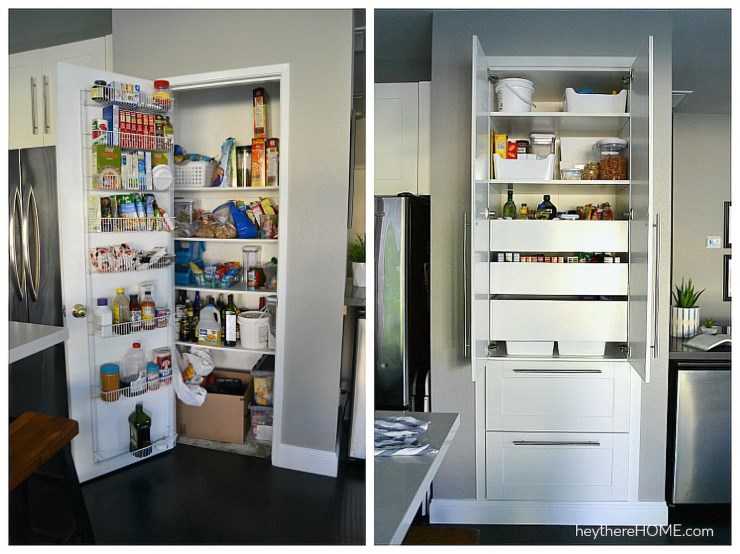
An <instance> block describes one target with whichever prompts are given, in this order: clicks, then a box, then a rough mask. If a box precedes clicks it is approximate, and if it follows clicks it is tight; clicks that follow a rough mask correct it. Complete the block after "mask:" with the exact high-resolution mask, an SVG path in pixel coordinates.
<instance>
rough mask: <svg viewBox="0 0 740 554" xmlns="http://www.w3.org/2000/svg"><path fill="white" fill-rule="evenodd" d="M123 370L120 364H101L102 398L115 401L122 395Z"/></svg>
mask: <svg viewBox="0 0 740 554" xmlns="http://www.w3.org/2000/svg"><path fill="white" fill-rule="evenodd" d="M120 388H121V372H120V369H119V367H118V364H103V365H101V366H100V390H101V394H100V398H102V399H103V400H105V401H106V402H115V401H116V400H118V397H119V396H120V391H119V389H120Z"/></svg>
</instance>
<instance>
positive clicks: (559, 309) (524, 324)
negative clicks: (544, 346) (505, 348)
mask: <svg viewBox="0 0 740 554" xmlns="http://www.w3.org/2000/svg"><path fill="white" fill-rule="evenodd" d="M490 338H491V340H513V341H542V340H545V341H547V340H562V341H606V342H625V341H626V340H627V302H625V301H617V300H614V301H608V300H604V301H600V300H582V301H578V300H491V337H490Z"/></svg>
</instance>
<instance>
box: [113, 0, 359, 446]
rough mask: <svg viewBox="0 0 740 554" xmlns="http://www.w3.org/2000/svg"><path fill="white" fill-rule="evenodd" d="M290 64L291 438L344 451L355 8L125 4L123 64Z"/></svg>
mask: <svg viewBox="0 0 740 554" xmlns="http://www.w3.org/2000/svg"><path fill="white" fill-rule="evenodd" d="M285 62H288V63H290V101H291V126H290V208H289V213H288V214H287V217H288V219H289V221H290V227H289V233H288V236H287V237H283V238H287V241H288V264H289V268H288V271H289V274H290V281H289V283H288V287H287V291H286V302H287V305H286V315H287V328H286V333H285V341H286V355H285V383H284V388H283V390H284V397H283V406H284V409H283V426H282V428H283V437H282V439H283V443H287V444H290V445H294V446H298V447H305V448H311V449H317V450H323V451H332V452H333V451H334V450H335V439H336V428H337V406H338V402H339V373H340V357H341V345H342V306H343V303H344V286H345V267H346V265H345V264H346V257H347V250H346V244H347V202H348V186H349V184H348V183H349V171H350V166H349V148H350V137H349V131H350V119H349V118H350V114H351V106H352V74H351V71H352V12H351V10H344V11H342V10H307V11H301V10H141V11H140V10H114V11H113V67H114V69H115V71H116V72H120V73H124V74H134V75H138V76H141V77H147V78H154V77H159V76H165V75H184V74H190V73H199V72H206V71H216V70H219V69H232V68H239V67H250V66H256V65H266V64H277V63H285Z"/></svg>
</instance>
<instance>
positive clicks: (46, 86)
mask: <svg viewBox="0 0 740 554" xmlns="http://www.w3.org/2000/svg"><path fill="white" fill-rule="evenodd" d="M43 95H44V134H46V135H48V134H49V133H50V132H51V127H50V126H49V77H48V75H44V89H43Z"/></svg>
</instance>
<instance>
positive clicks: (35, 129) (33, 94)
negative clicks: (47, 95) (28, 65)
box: [31, 77, 39, 135]
mask: <svg viewBox="0 0 740 554" xmlns="http://www.w3.org/2000/svg"><path fill="white" fill-rule="evenodd" d="M31 131H32V132H33V134H34V135H38V134H39V122H38V121H37V120H36V77H31Z"/></svg>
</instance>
